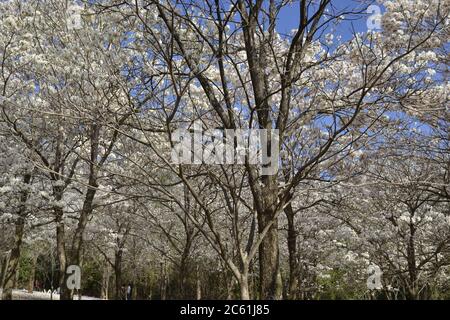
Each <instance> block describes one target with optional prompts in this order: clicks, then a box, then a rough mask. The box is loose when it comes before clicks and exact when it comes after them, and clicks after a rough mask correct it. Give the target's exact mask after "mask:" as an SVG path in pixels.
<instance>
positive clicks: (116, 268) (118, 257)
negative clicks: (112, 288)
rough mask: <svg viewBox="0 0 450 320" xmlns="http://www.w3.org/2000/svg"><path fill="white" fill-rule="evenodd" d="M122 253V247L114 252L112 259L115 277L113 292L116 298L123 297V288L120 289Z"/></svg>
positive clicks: (120, 298)
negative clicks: (114, 289)
mask: <svg viewBox="0 0 450 320" xmlns="http://www.w3.org/2000/svg"><path fill="white" fill-rule="evenodd" d="M122 255H123V251H122V249H119V250H118V251H117V252H116V257H115V260H114V276H115V279H116V292H115V299H116V300H122V299H123V298H124V297H123V294H124V292H123V290H122Z"/></svg>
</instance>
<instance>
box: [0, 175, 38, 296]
mask: <svg viewBox="0 0 450 320" xmlns="http://www.w3.org/2000/svg"><path fill="white" fill-rule="evenodd" d="M30 181H31V175H30V174H26V175H24V177H23V182H24V183H25V184H29V183H30ZM28 193H29V192H28V190H25V191H22V192H21V195H20V208H19V211H18V217H17V219H16V222H15V229H14V246H13V248H12V250H11V255H10V258H9V262H8V264H7V265H6V269H5V270H6V272H5V280H4V287H3V298H2V299H3V300H12V290H13V288H14V287H15V286H16V285H17V271H18V267H19V259H20V252H21V249H22V240H23V234H24V228H25V218H26V205H25V202H26V201H27V199H28Z"/></svg>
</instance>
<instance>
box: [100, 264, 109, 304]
mask: <svg viewBox="0 0 450 320" xmlns="http://www.w3.org/2000/svg"><path fill="white" fill-rule="evenodd" d="M109 268H110V266H109V264H108V263H106V265H105V267H104V268H103V275H102V290H101V299H103V300H108V295H109V279H110V269H109Z"/></svg>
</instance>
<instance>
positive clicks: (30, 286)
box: [28, 254, 39, 293]
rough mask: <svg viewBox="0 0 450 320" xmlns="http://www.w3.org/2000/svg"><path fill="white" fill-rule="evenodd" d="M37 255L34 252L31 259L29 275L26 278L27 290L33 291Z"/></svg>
mask: <svg viewBox="0 0 450 320" xmlns="http://www.w3.org/2000/svg"><path fill="white" fill-rule="evenodd" d="M38 258H39V256H38V255H37V254H36V255H34V256H33V261H32V262H31V271H30V277H29V278H28V292H29V293H33V291H34V280H35V278H36V265H37V260H38Z"/></svg>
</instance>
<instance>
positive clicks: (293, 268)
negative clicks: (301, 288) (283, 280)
mask: <svg viewBox="0 0 450 320" xmlns="http://www.w3.org/2000/svg"><path fill="white" fill-rule="evenodd" d="M284 213H285V214H286V218H287V222H288V230H287V246H288V253H289V282H288V292H287V296H288V298H289V299H296V298H297V289H298V262H297V232H296V230H295V224H294V223H295V220H294V219H295V213H294V210H293V209H292V205H291V204H290V203H289V204H288V205H287V206H286V208H285V209H284Z"/></svg>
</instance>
